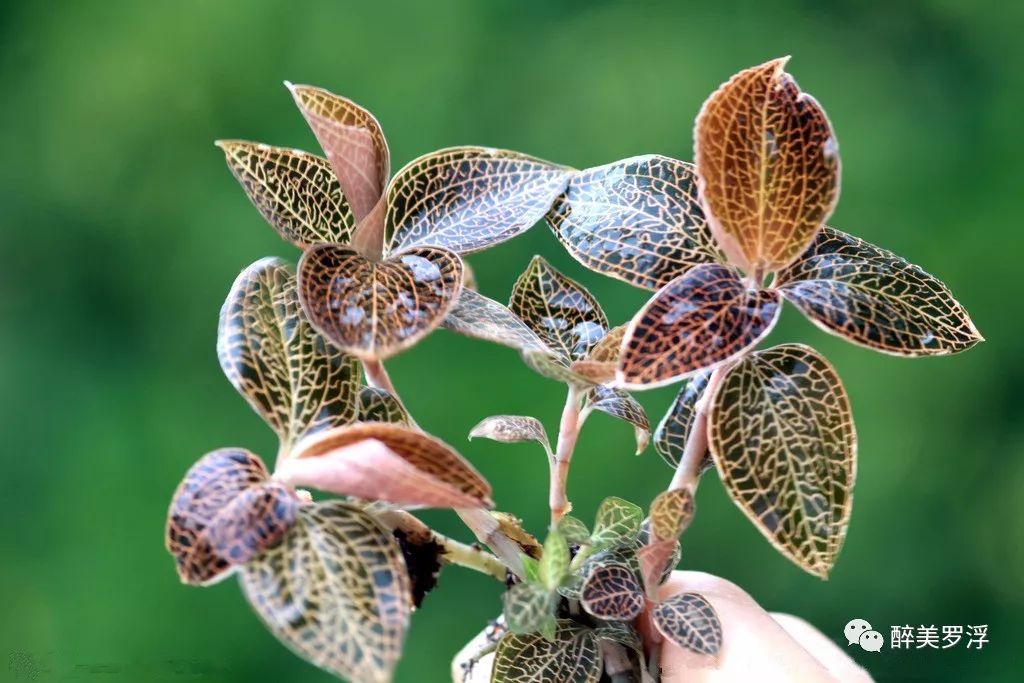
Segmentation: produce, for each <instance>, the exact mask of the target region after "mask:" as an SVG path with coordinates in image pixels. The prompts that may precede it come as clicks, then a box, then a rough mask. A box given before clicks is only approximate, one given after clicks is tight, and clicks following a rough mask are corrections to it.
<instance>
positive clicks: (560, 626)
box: [491, 619, 602, 683]
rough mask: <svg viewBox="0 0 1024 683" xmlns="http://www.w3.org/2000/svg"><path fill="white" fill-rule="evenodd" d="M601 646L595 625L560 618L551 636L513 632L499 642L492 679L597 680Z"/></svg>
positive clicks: (536, 682)
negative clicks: (575, 622)
mask: <svg viewBox="0 0 1024 683" xmlns="http://www.w3.org/2000/svg"><path fill="white" fill-rule="evenodd" d="M601 670H602V660H601V650H600V648H598V644H597V638H596V637H595V636H594V632H593V631H592V630H591V629H588V628H584V627H581V626H578V625H576V624H574V623H573V622H571V621H569V620H568V619H559V620H558V622H557V628H556V630H555V632H554V634H553V637H552V638H551V639H550V640H549V639H546V638H544V637H542V636H540V635H537V634H530V635H517V634H515V633H509V634H507V635H505V636H504V637H503V638H502V639H501V641H500V642H499V643H498V649H497V652H496V654H495V658H494V672H493V673H492V675H491V682H492V683H597V681H598V680H600V678H601Z"/></svg>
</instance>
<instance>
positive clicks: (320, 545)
mask: <svg viewBox="0 0 1024 683" xmlns="http://www.w3.org/2000/svg"><path fill="white" fill-rule="evenodd" d="M241 579H242V589H243V591H244V592H245V596H246V598H248V600H249V603H250V604H251V605H252V607H253V609H255V610H256V612H257V613H258V614H259V615H260V618H261V619H262V620H263V622H264V624H266V625H267V627H268V628H269V629H270V631H271V632H272V633H273V634H274V635H275V636H277V638H278V639H279V640H281V642H283V643H284V644H285V645H287V646H288V647H289V648H291V650H292V651H294V652H295V653H296V654H298V655H299V656H300V657H303V658H304V659H306V660H308V661H309V662H310V663H312V664H315V665H316V666H318V667H320V668H321V669H324V670H325V671H328V672H330V673H332V674H334V675H335V676H338V677H341V678H344V679H346V680H350V681H353V683H386V682H387V681H390V680H391V676H392V672H393V671H394V668H395V664H396V663H397V662H398V658H399V656H400V655H401V651H402V643H403V641H404V639H405V631H406V627H407V625H408V622H409V614H410V612H411V609H412V606H411V601H410V588H409V578H408V576H407V575H406V569H405V563H404V561H403V559H402V553H401V550H399V548H398V544H397V543H396V541H395V539H394V538H393V537H392V536H391V533H390V532H389V531H388V530H387V529H385V528H383V527H382V526H381V525H380V524H379V523H378V522H377V521H376V520H375V519H374V518H373V517H371V516H369V515H367V514H366V513H365V512H363V511H361V510H359V509H357V508H355V507H352V506H350V505H346V504H344V503H341V502H338V501H326V502H322V503H315V504H311V505H304V506H302V507H301V508H300V509H299V516H298V522H297V523H296V525H295V527H294V528H293V529H292V531H291V533H289V534H288V535H287V536H286V537H285V540H284V542H283V543H281V544H280V545H278V546H277V547H276V548H274V549H272V550H269V551H267V552H265V553H263V555H261V556H260V557H259V558H257V559H256V560H254V561H253V562H250V563H249V564H247V565H246V566H245V567H244V568H243V569H242V572H241Z"/></svg>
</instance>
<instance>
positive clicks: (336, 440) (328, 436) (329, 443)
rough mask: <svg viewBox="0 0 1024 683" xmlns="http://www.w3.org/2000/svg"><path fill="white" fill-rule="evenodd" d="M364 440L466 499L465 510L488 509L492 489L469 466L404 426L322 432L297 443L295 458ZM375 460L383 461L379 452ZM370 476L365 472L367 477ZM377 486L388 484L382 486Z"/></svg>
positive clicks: (440, 444) (431, 439)
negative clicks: (446, 485)
mask: <svg viewBox="0 0 1024 683" xmlns="http://www.w3.org/2000/svg"><path fill="white" fill-rule="evenodd" d="M365 440H375V441H379V442H380V443H382V444H383V445H384V446H386V447H387V448H388V449H389V450H390V451H392V452H393V453H394V454H395V455H396V456H398V457H399V458H401V459H402V460H404V461H405V462H407V463H408V464H409V465H411V466H412V467H414V468H416V469H417V470H419V471H420V472H421V473H423V474H425V475H427V476H429V477H432V478H434V479H435V480H437V481H440V482H444V483H445V484H448V485H450V486H452V487H454V488H455V489H456V490H458V491H461V492H462V493H464V494H466V495H467V496H469V497H470V498H471V499H472V500H473V501H474V503H473V504H472V505H466V506H464V507H491V505H492V503H491V486H490V484H488V483H487V481H486V480H484V478H483V477H482V476H481V475H480V473H479V472H477V471H476V469H475V468H474V467H473V466H472V465H471V464H469V462H467V461H466V460H465V459H464V458H463V457H462V456H461V455H459V454H458V453H457V452H456V451H455V450H454V449H452V447H451V446H449V445H447V444H446V443H444V442H443V441H440V440H439V439H436V438H434V437H432V436H429V435H427V434H424V433H423V432H421V431H418V430H416V429H412V428H411V427H406V426H403V425H397V424H387V423H383V422H372V423H365V424H354V425H349V426H347V427H339V428H337V429H332V430H329V431H326V432H321V433H319V434H315V435H313V436H311V437H309V438H308V439H303V440H302V441H301V442H299V443H298V444H297V445H296V446H295V451H294V458H295V459H296V460H301V459H306V458H317V457H323V456H325V455H328V454H331V453H335V452H340V451H341V449H344V448H346V447H348V446H352V445H354V444H357V443H359V442H361V441H365ZM373 448H374V450H377V449H376V447H373ZM375 456H377V457H379V458H380V459H381V460H383V459H384V457H383V456H381V455H380V454H379V452H377V453H375ZM344 459H345V458H342V460H344ZM297 466H298V465H297ZM310 467H311V466H310ZM372 474H373V473H372V472H367V476H372ZM380 476H381V478H387V477H385V476H384V475H383V474H381V475H380ZM379 485H380V486H381V487H384V486H387V485H390V484H388V483H387V482H381V483H380V484H379ZM356 495H358V494H356Z"/></svg>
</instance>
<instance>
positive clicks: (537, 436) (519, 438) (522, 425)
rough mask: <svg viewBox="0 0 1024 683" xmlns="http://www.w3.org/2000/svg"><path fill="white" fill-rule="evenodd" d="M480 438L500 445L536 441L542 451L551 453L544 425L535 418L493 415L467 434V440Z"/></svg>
mask: <svg viewBox="0 0 1024 683" xmlns="http://www.w3.org/2000/svg"><path fill="white" fill-rule="evenodd" d="M474 437H482V438H484V439H491V440H493V441H500V442H502V443H520V442H523V441H536V442H537V443H539V444H540V445H541V446H543V447H544V450H545V451H547V452H548V453H551V443H550V442H549V441H548V435H547V432H545V431H544V425H542V424H541V423H540V420H538V419H537V418H535V417H528V416H525V415H494V416H492V417H487V418H484V419H483V421H481V422H480V424H478V425H477V426H475V427H473V429H472V431H470V433H469V438H470V439H473V438H474Z"/></svg>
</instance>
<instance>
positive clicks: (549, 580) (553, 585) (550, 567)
mask: <svg viewBox="0 0 1024 683" xmlns="http://www.w3.org/2000/svg"><path fill="white" fill-rule="evenodd" d="M571 559H572V558H571V557H570V556H569V546H568V545H567V544H566V542H565V539H564V538H563V537H562V534H560V533H559V532H558V530H557V529H556V530H552V531H550V532H548V537H547V538H546V539H545V540H544V554H543V555H541V558H540V567H539V569H538V572H537V574H538V578H539V579H540V582H541V584H542V585H543V586H544V587H546V588H547V589H548V590H549V591H554V590H556V589H557V588H558V587H559V586H560V585H561V584H562V581H563V580H564V579H565V576H566V574H567V573H568V571H569V561H570V560H571Z"/></svg>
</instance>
